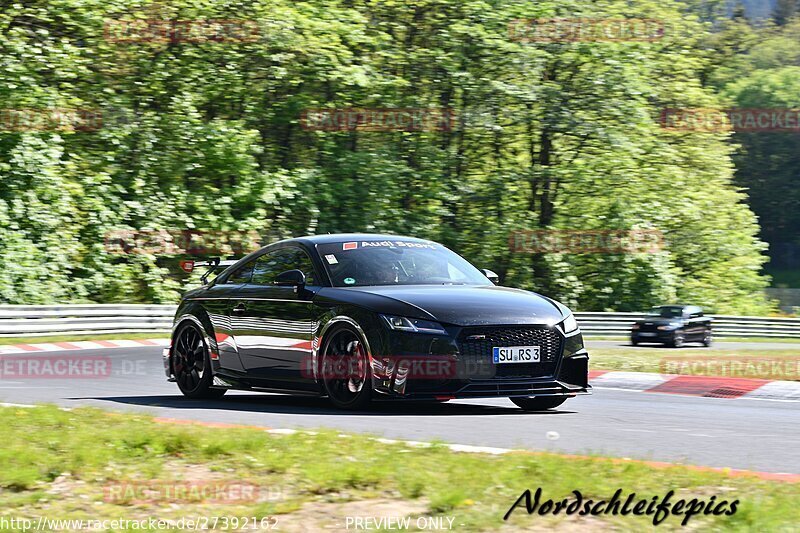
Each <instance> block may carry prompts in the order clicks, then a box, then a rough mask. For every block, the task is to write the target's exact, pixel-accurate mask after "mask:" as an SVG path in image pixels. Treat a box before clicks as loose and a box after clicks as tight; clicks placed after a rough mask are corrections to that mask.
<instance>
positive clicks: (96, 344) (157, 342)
mask: <svg viewBox="0 0 800 533" xmlns="http://www.w3.org/2000/svg"><path fill="white" fill-rule="evenodd" d="M143 346H169V339H142V340H135V341H129V340H119V341H116V340H115V341H70V342H45V343H39V344H14V345H9V346H0V355H2V354H11V353H33V352H64V351H71V350H108V349H114V348H141V347H143Z"/></svg>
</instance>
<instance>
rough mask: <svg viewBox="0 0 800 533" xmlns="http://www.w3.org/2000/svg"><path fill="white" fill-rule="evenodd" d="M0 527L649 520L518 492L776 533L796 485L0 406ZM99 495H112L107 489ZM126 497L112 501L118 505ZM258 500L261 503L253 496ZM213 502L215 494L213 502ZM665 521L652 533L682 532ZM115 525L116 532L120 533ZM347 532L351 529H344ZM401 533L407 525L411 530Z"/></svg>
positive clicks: (583, 524)
mask: <svg viewBox="0 0 800 533" xmlns="http://www.w3.org/2000/svg"><path fill="white" fill-rule="evenodd" d="M0 421H1V422H2V427H3V429H4V434H5V437H4V446H2V447H0V464H2V465H3V467H2V468H1V469H0V519H2V518H3V517H5V518H6V519H8V518H9V517H28V518H31V519H34V520H36V519H38V517H39V516H45V517H47V518H48V519H90V520H101V519H114V518H125V519H140V520H142V519H147V518H149V517H158V518H160V519H163V520H169V521H172V522H171V523H173V524H175V525H179V523H178V522H177V521H178V520H180V519H181V518H185V517H192V516H194V517H200V516H205V517H213V516H218V517H252V518H254V519H257V520H258V521H259V522H260V521H261V519H262V518H266V517H274V518H268V522H267V524H268V525H267V527H269V526H270V525H272V524H274V523H277V526H278V530H281V531H320V530H326V529H328V530H334V531H335V530H344V529H345V528H346V520H347V516H351V518H352V516H353V515H356V516H361V517H368V516H373V517H375V516H376V514H377V515H378V516H381V514H382V513H384V512H388V513H390V515H394V516H397V515H401V516H402V515H405V516H410V517H412V521H411V524H412V525H413V524H416V523H417V522H416V520H417V519H418V518H420V517H423V518H427V519H436V518H439V519H443V520H444V522H442V523H444V524H447V523H448V521H447V519H450V518H452V527H451V529H452V530H457V531H462V530H472V531H494V530H507V531H518V530H520V529H523V528H524V529H529V530H541V531H544V530H550V529H556V530H564V531H567V530H569V531H571V530H576V529H578V528H581V529H588V530H601V529H602V530H607V529H609V528H620V529H626V530H641V529H644V528H647V529H650V528H652V517H637V516H633V515H628V516H613V515H610V514H609V515H605V514H601V515H600V516H591V517H579V516H577V515H572V516H565V515H564V513H563V512H562V513H561V514H560V515H559V516H553V515H545V516H540V515H539V514H534V515H530V516H529V515H528V514H527V513H526V512H525V510H524V507H523V508H520V509H517V511H516V512H515V513H514V514H512V516H511V518H510V519H509V521H508V522H505V521H503V515H504V514H505V513H506V511H507V510H508V509H509V508H510V507H511V505H512V504H513V503H514V501H515V500H516V499H517V498H518V497H519V496H520V494H521V493H522V492H523V491H525V490H526V489H531V490H532V491H534V492H535V491H536V489H537V488H540V487H541V489H542V492H543V495H544V498H546V499H551V498H552V499H563V498H568V497H569V498H571V497H573V496H572V491H574V490H579V491H581V493H582V494H583V496H584V497H585V498H592V499H594V500H595V501H596V500H597V499H608V498H610V497H611V496H612V495H613V494H614V492H615V491H616V490H617V489H622V491H623V493H624V494H628V493H632V492H634V493H636V495H637V500H638V499H651V498H652V497H654V496H658V497H659V500H660V498H661V497H662V496H663V495H664V494H666V493H667V492H668V491H670V490H674V491H676V495H675V497H674V498H675V499H686V500H689V499H691V498H701V499H704V500H706V501H707V500H709V499H710V498H711V496H716V497H717V500H728V501H733V500H737V499H738V500H739V505H738V511H737V512H736V513H735V514H734V515H732V516H714V515H697V516H694V517H692V519H691V521H690V522H689V524H690V525H691V526H692V527H693V528H694V529H698V530H708V531H722V530H725V531H750V530H754V529H759V530H761V531H771V530H772V531H774V530H780V529H786V530H787V531H788V530H789V529H791V528H792V527H795V526H796V518H797V514H796V512H797V508H796V505H797V502H798V501H800V484H793V483H786V482H776V481H767V480H762V479H758V478H754V477H733V476H729V475H727V474H725V473H720V472H708V471H701V470H697V469H692V468H689V467H683V466H669V467H662V468H657V467H655V466H651V465H647V464H645V463H641V462H634V461H621V460H609V459H605V458H599V457H598V458H589V457H584V458H576V457H567V456H561V455H557V454H547V453H541V454H538V453H537V454H533V453H514V454H508V455H502V456H490V455H482V454H466V453H454V452H452V451H450V450H449V449H448V448H446V447H444V446H441V445H434V446H432V447H429V448H414V447H409V446H407V445H405V444H402V443H392V444H389V443H381V442H378V441H376V440H374V439H372V438H369V437H366V436H359V435H347V436H342V435H339V434H338V433H337V432H328V431H320V432H317V433H314V434H308V433H295V434H288V435H277V434H268V433H265V432H264V431H260V430H258V429H245V428H211V427H205V426H197V425H171V424H163V423H162V424H159V423H156V422H155V421H153V419H151V418H150V417H147V416H139V415H119V414H113V415H112V414H108V413H105V412H103V411H99V410H92V409H75V410H72V411H63V410H60V409H57V408H55V407H36V408H13V407H9V408H0ZM212 481H213V482H214V483H216V484H220V483H246V484H249V485H256V486H260V487H269V488H270V490H269V492H268V493H269V494H270V495H272V496H273V497H270V498H268V499H267V500H266V501H257V502H238V501H237V502H234V503H231V502H221V501H219V500H218V499H216V498H215V497H211V498H210V499H209V498H208V497H204V496H197V495H195V496H196V497H185V496H184V497H182V498H181V499H180V500H178V501H176V500H175V498H172V499H171V498H169V497H165V495H164V494H165V493H164V492H163V491H162V492H161V493H160V495H159V497H156V498H152V499H149V500H147V501H140V500H139V499H137V498H138V496H136V495H137V494H139V495H140V493H138V492H137V493H134V495H133V496H131V495H130V494H129V493H128V492H125V491H123V492H119V491H117V492H114V491H115V490H116V489H114V488H115V487H116V488H119V487H120V486H126V484H139V486H140V485H141V484H146V485H147V486H160V487H163V486H165V485H170V484H173V485H175V484H184V483H188V482H192V483H196V482H203V483H209V482H212ZM109 487H111V489H109ZM121 494H124V496H120V495H121ZM261 494H263V493H261ZM212 496H213V495H212ZM680 523H681V517H677V516H671V517H669V518H667V519H666V520H665V521H664V522H663V523H662V524H661V525H660V527H659V529H662V530H672V529H677V528H679V527H680ZM124 529H125V528H117V530H124ZM350 529H353V528H352V527H351V528H350ZM411 529H414V528H413V527H412V528H411Z"/></svg>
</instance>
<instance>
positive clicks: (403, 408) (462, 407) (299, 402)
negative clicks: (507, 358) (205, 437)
mask: <svg viewBox="0 0 800 533" xmlns="http://www.w3.org/2000/svg"><path fill="white" fill-rule="evenodd" d="M69 399H70V400H96V401H103V402H113V403H122V404H127V405H140V406H145V407H161V408H165V409H186V410H200V409H213V410H215V411H237V412H259V413H276V414H293V415H315V416H319V415H326V416H329V415H333V416H336V415H338V416H353V415H358V416H476V415H477V416H498V415H517V416H519V415H525V416H537V415H538V416H555V415H565V414H573V413H574V411H569V410H564V409H563V408H562V409H560V410H551V411H543V412H527V411H523V410H522V409H519V408H517V407H514V406H508V407H506V406H499V405H480V404H472V403H469V404H467V403H427V402H389V401H387V402H373V404H372V405H371V406H370V408H369V409H367V410H361V411H343V410H340V409H336V408H334V407H331V405H330V404H329V403H328V401H327V400H326V399H324V398H316V397H303V396H282V395H269V394H254V395H244V394H237V395H231V396H227V397H225V398H222V399H220V400H191V399H188V398H184V397H182V396H105V397H99V396H94V397H80V398H69Z"/></svg>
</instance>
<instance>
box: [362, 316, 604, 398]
mask: <svg viewBox="0 0 800 533" xmlns="http://www.w3.org/2000/svg"><path fill="white" fill-rule="evenodd" d="M489 329H491V328H489ZM515 329H517V328H515ZM472 332H473V331H472V330H470V331H467V332H464V331H461V330H455V331H453V332H452V334H451V335H450V336H449V337H442V338H437V339H435V340H432V339H431V338H430V337H422V336H414V335H398V336H395V338H394V339H392V341H391V342H389V346H390V347H391V351H390V353H394V354H396V353H401V355H380V354H378V355H376V354H373V365H372V375H373V389H374V390H375V392H376V393H378V398H383V399H441V398H487V397H530V396H567V397H570V396H575V395H578V394H589V393H590V391H591V386H589V383H588V374H589V369H588V366H589V355H588V353H587V352H586V349H585V347H584V345H583V337H582V336H581V334H580V333H578V334H577V335H572V336H569V337H564V336H563V335H562V334H561V333H560V332H558V330H555V329H552V328H550V329H549V331H547V332H543V331H542V330H537V332H536V333H535V334H532V335H531V334H528V335H523V340H522V341H521V342H529V343H533V342H541V343H542V344H543V350H542V360H541V362H539V363H533V364H527V363H526V364H494V363H493V362H492V360H491V345H492V344H494V343H495V342H498V340H497V339H502V340H504V341H505V344H502V345H504V346H509V345H516V344H514V343H515V342H520V341H519V340H518V339H517V337H516V336H515V335H511V337H510V338H509V337H508V336H506V335H500V336H495V337H494V339H493V338H492V335H491V334H489V338H488V339H486V340H485V341H481V342H480V343H479V345H478V349H476V348H475V346H472V347H469V346H467V345H465V343H464V342H461V341H462V339H463V336H464V334H465V333H472ZM504 333H507V331H506V332H504ZM554 333H555V334H556V335H557V336H555V335H554ZM474 336H477V335H470V337H474ZM525 339H527V340H525ZM530 339H534V340H530ZM535 339H539V340H535ZM522 345H526V344H522Z"/></svg>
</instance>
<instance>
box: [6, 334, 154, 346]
mask: <svg viewBox="0 0 800 533" xmlns="http://www.w3.org/2000/svg"><path fill="white" fill-rule="evenodd" d="M168 338H169V334H168V333H113V334H109V335H48V336H46V337H0V345H9V344H38V343H42V342H72V341H102V340H139V339H168Z"/></svg>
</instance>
